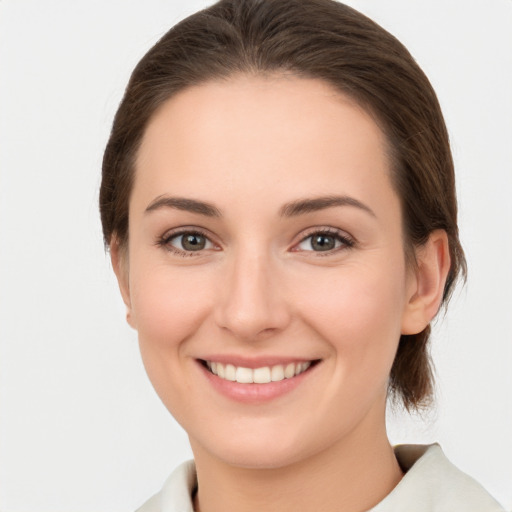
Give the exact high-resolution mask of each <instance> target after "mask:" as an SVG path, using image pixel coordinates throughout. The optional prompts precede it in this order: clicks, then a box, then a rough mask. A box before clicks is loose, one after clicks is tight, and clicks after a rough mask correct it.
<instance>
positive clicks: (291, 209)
mask: <svg viewBox="0 0 512 512" xmlns="http://www.w3.org/2000/svg"><path fill="white" fill-rule="evenodd" d="M334 206H353V207H355V208H359V209H360V210H363V211H365V212H367V213H369V214H370V215H371V216H372V217H376V215H375V212H374V211H373V210H372V209H371V208H370V207H369V206H366V205H365V204H364V203H362V202H361V201H359V200H358V199H356V198H354V197H350V196H324V197H316V198H312V199H298V200H297V201H292V202H291V203H287V204H285V205H284V206H283V207H282V208H281V210H280V211H279V213H280V215H281V216H282V217H295V216H297V215H303V214H305V213H311V212H316V211H319V210H325V209H326V208H332V207H334Z"/></svg>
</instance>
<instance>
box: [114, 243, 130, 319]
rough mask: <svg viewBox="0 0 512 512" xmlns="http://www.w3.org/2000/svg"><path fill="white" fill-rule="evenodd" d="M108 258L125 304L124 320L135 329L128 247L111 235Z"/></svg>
mask: <svg viewBox="0 0 512 512" xmlns="http://www.w3.org/2000/svg"><path fill="white" fill-rule="evenodd" d="M110 260H111V261H112V267H113V269H114V273H115V275H116V277H117V284H118V285H119V291H120V292H121V297H122V298H123V302H124V304H125V306H126V321H127V322H128V324H129V325H130V326H131V327H133V328H134V329H136V326H135V322H134V320H133V315H132V303H131V297H130V281H129V265H128V249H127V248H126V247H123V246H122V245H121V244H120V242H119V239H118V238H116V237H112V241H111V242H110Z"/></svg>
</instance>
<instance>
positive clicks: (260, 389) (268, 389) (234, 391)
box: [198, 361, 317, 404]
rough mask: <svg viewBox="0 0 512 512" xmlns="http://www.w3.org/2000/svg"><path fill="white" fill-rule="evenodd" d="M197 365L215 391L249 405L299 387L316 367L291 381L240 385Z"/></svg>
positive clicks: (200, 364) (268, 399)
mask: <svg viewBox="0 0 512 512" xmlns="http://www.w3.org/2000/svg"><path fill="white" fill-rule="evenodd" d="M198 364H199V366H200V368H201V370H202V372H203V374H204V375H205V377H206V378H207V379H208V381H209V382H210V384H211V385H212V386H213V388H214V389H215V390H216V391H218V392H219V393H220V394H222V395H224V396H226V397H228V398H230V399H232V400H235V401H237V402H243V403H250V404H257V403H263V402H268V401H270V400H274V399H276V398H278V397H280V396H283V395H285V394H287V393H290V392H291V391H293V390H294V389H295V388H296V387H297V386H299V385H300V384H301V382H303V381H304V379H307V378H308V377H309V376H310V374H311V372H312V371H313V370H314V368H316V366H317V365H316V364H315V365H312V366H310V367H309V368H308V369H307V370H306V371H304V372H302V373H301V374H299V375H297V376H296V377H292V378H291V379H283V380H280V381H277V382H268V383H266V384H255V383H252V384H241V383H240V382H233V381H230V380H226V379H221V378H220V377H218V376H217V375H214V374H213V373H212V372H210V371H209V370H208V369H207V368H206V367H205V366H204V364H203V363H202V362H200V361H198Z"/></svg>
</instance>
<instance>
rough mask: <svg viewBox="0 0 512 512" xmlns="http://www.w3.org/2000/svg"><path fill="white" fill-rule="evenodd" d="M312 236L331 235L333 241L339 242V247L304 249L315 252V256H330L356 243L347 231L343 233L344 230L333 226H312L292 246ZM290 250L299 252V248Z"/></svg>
mask: <svg viewBox="0 0 512 512" xmlns="http://www.w3.org/2000/svg"><path fill="white" fill-rule="evenodd" d="M314 236H329V237H333V238H334V239H335V241H337V242H340V243H341V246H340V247H335V248H333V249H329V250H326V251H313V250H311V251H304V252H312V253H314V254H315V256H318V257H323V256H331V255H332V254H334V253H337V252H339V251H343V250H347V249H351V248H352V247H354V246H355V244H356V242H355V240H354V239H353V238H352V237H351V236H349V235H348V234H347V233H345V232H344V231H340V230H338V229H335V228H312V229H311V231H309V233H308V234H307V235H306V236H304V237H303V238H301V240H300V242H299V243H298V244H295V246H294V248H295V247H297V246H299V245H301V244H302V243H304V242H305V241H306V240H308V239H309V238H312V237H314ZM292 250H293V251H294V252H299V250H297V249H292Z"/></svg>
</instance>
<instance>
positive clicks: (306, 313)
mask: <svg viewBox="0 0 512 512" xmlns="http://www.w3.org/2000/svg"><path fill="white" fill-rule="evenodd" d="M375 269H377V270H375ZM383 269H384V271H383ZM322 270H324V269H322ZM404 274H405V272H403V271H402V269H401V267H399V268H393V267H392V266H389V265H388V266H387V267H382V266H378V265H377V266H370V265H365V266H359V267H357V268H355V267H352V268H348V267H346V268H344V269H343V270H342V271H340V270H339V269H336V270H335V271H333V272H332V273H331V275H328V274H327V273H324V274H322V273H318V275H317V276H316V278H315V279H314V280H312V281H311V282H303V283H302V284H303V285H304V287H303V288H302V289H301V290H298V293H297V295H300V296H301V297H303V298H302V299H301V301H300V309H301V311H302V316H303V317H304V318H306V319H307V322H308V323H309V324H310V325H311V326H313V327H314V329H315V331H317V332H318V333H320V334H321V336H322V337H323V338H324V339H325V340H327V341H328V342H329V344H330V345H331V348H332V350H334V351H336V353H337V356H338V357H337V361H338V364H341V365H344V366H346V367H345V368H344V371H346V372H350V373H352V372H354V371H357V370H358V369H359V368H362V367H365V368H369V367H375V368H377V367H379V366H382V367H383V368H387V367H388V366H389V367H390V366H391V364H392V361H393V358H394V354H395V351H396V347H397V345H398V341H399V338H400V329H401V320H402V312H403V308H404V279H403V278H401V276H403V275H404Z"/></svg>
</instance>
